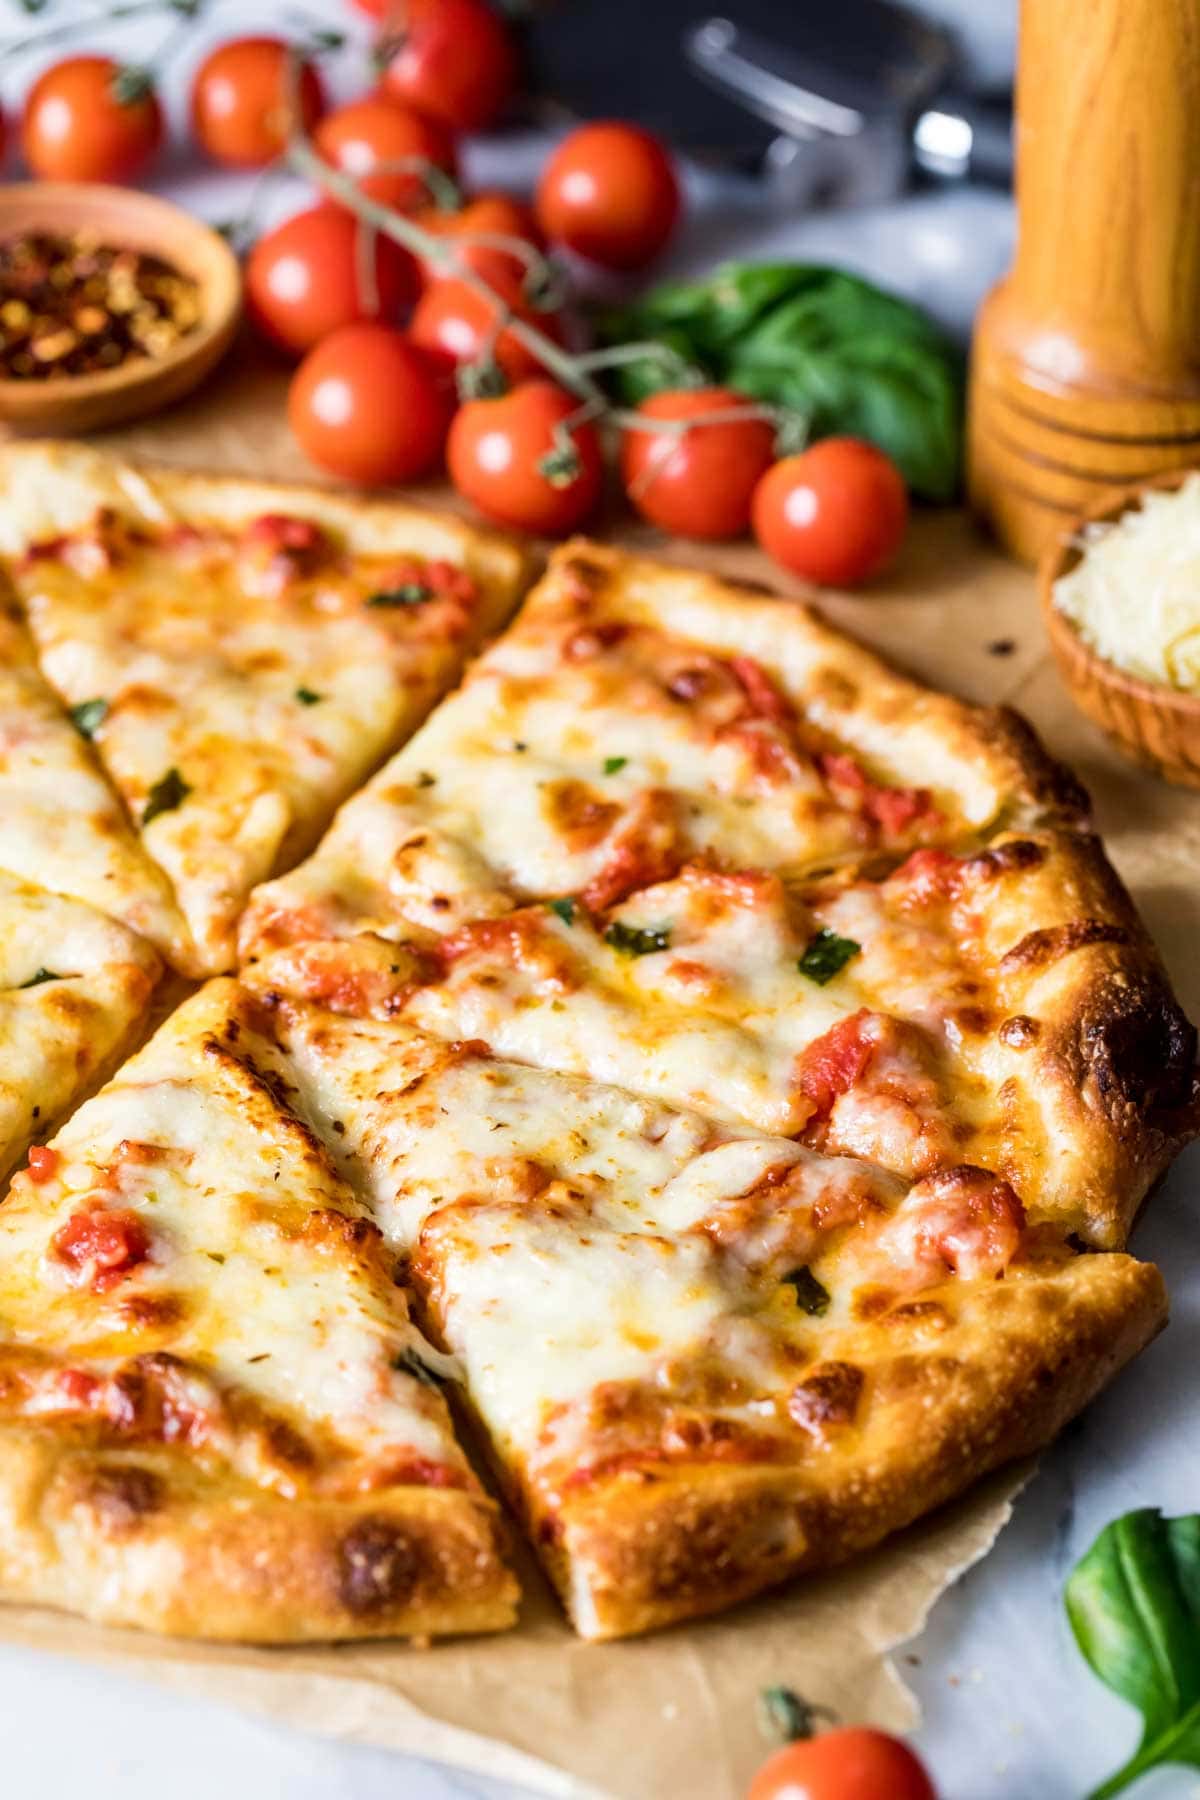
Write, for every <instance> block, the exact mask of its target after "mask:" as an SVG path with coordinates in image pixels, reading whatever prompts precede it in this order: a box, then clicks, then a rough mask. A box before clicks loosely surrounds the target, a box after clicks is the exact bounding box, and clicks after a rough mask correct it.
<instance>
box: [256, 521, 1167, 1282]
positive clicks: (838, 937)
mask: <svg viewBox="0 0 1200 1800" xmlns="http://www.w3.org/2000/svg"><path fill="white" fill-rule="evenodd" d="M735 647H736V648H735ZM685 676H686V679H685ZM618 751H619V752H620V753H619V754H618ZM1083 805H1084V801H1083V797H1082V795H1081V794H1080V793H1079V791H1078V790H1077V789H1076V788H1075V786H1074V784H1073V783H1072V782H1071V780H1070V778H1069V777H1067V776H1065V775H1064V774H1063V773H1062V772H1061V771H1058V770H1056V769H1055V767H1054V765H1052V764H1051V763H1050V762H1049V761H1048V759H1046V758H1045V756H1044V755H1043V753H1042V752H1041V751H1040V749H1039V748H1038V747H1037V745H1036V743H1035V742H1034V741H1033V740H1032V738H1030V737H1029V736H1028V735H1027V734H1025V733H1024V732H1023V731H1022V730H1019V729H1018V728H1017V727H1016V726H1015V725H1013V724H1012V723H1011V722H1008V721H1004V720H1000V719H998V718H996V717H995V716H993V715H991V714H987V713H982V712H978V711H973V710H972V709H970V708H968V707H966V706H963V705H961V704H960V703H958V702H955V701H952V700H950V699H948V698H946V697H944V696H941V695H936V694H930V693H927V692H924V691H923V690H921V689H919V688H917V687H916V686H915V685H914V684H912V683H911V682H907V681H904V680H902V679H901V678H900V677H898V676H895V675H892V674H891V673H890V672H888V671H887V670H885V669H884V668H883V666H882V665H880V664H878V663H876V662H875V660H874V659H873V658H871V657H870V656H869V655H868V654H867V652H865V651H863V650H860V649H858V648H857V647H856V646H854V645H851V644H849V643H847V642H846V641H845V640H844V639H842V638H841V637H839V636H838V635H837V634H836V633H834V632H832V631H831V630H830V629H829V628H828V627H826V626H824V625H822V624H819V623H818V622H817V621H816V620H814V619H813V618H812V617H811V615H810V614H809V613H808V612H807V611H806V610H805V609H803V608H800V607H794V606H792V605H789V604H788V603H786V602H783V601H778V600H771V601H766V600H756V599H753V598H747V597H745V596H743V595H742V594H740V593H739V592H737V591H735V590H732V589H729V588H722V587H721V586H720V585H719V584H717V583H715V582H713V581H712V580H710V579H708V578H706V577H703V576H699V575H695V574H691V573H688V572H679V571H664V570H658V569H656V567H655V566H654V565H646V564H641V563H629V562H628V561H626V560H624V559H621V558H619V557H618V556H617V555H616V554H615V553H612V552H601V551H598V550H587V551H584V550H581V549H579V548H578V547H575V548H572V549H570V550H569V551H568V552H565V553H563V554H562V555H561V556H560V559H559V561H558V563H557V566H556V568H555V569H554V571H553V572H552V574H551V576H550V577H549V579H548V581H547V583H546V584H545V585H544V586H543V588H542V589H540V590H539V591H538V593H537V594H536V595H535V596H534V598H533V599H532V600H531V601H530V602H529V604H528V605H527V607H526V608H525V610H524V612H523V613H522V615H521V617H520V619H519V620H518V621H517V623H516V624H515V625H514V626H513V627H512V628H511V629H510V630H509V631H508V632H507V633H506V634H505V635H504V636H503V637H502V638H501V639H499V640H498V642H497V643H496V644H495V645H493V647H492V648H491V650H490V651H489V652H488V653H487V654H486V655H485V656H484V657H483V658H482V659H481V660H480V662H478V663H477V664H476V665H475V667H474V668H473V669H472V671H471V672H470V674H469V675H468V678H467V680H466V682H465V683H464V685H463V687H462V688H461V689H460V690H459V691H458V692H457V693H456V694H455V695H453V696H452V697H451V698H450V699H449V700H448V701H447V702H445V703H444V704H443V705H442V706H441V707H440V708H439V709H438V711H437V712H435V713H434V714H433V716H432V717H431V718H430V719H429V720H428V721H427V723H426V725H425V726H424V728H423V729H422V730H421V731H420V732H418V734H417V735H416V736H415V737H414V738H413V739H412V740H411V741H410V743H409V744H408V745H407V746H406V747H405V748H404V749H403V750H402V751H401V752H400V753H399V754H398V755H397V756H395V757H394V758H393V759H392V761H391V762H390V763H389V764H388V765H387V766H386V767H385V768H384V769H383V770H381V771H380V773H379V774H378V775H377V776H376V777H375V779H374V780H373V781H372V782H371V783H370V784H369V785H368V786H367V787H366V788H365V789H364V790H363V792H362V793H360V794H359V795H357V796H356V797H355V798H354V799H353V800H352V801H350V802H349V803H348V804H347V805H346V806H345V807H343V809H342V811H341V812H340V813H339V815H338V817H337V819H336V820H335V822H334V825H333V827H332V829H331V830H330V832H329V834H328V835H327V837H326V839H325V840H324V842H323V843H322V845H321V846H320V848H319V849H318V850H317V852H316V854H315V855H314V856H313V857H311V858H310V859H309V860H308V861H307V862H305V863H303V864H301V865H300V866H299V867H298V868H296V869H295V870H293V871H292V872H291V873H289V874H288V875H286V876H284V877H283V878H281V879H280V880H277V881H275V882H272V883H269V884H267V885H266V886H264V887H263V888H261V889H260V890H259V891H258V892H257V893H256V895H255V896H254V897H253V899H252V902H251V905H250V907H249V909H248V912H247V914H246V917H245V919H244V921H243V926H242V947H243V952H244V954H245V957H246V959H247V975H248V979H251V980H252V981H254V982H255V983H256V984H258V985H261V986H265V987H268V988H269V987H278V988H280V989H283V990H284V991H287V992H292V993H297V994H303V995H307V996H309V997H310V998H312V999H314V1000H316V1001H319V1002H322V1003H324V1004H328V1005H331V1006H334V1007H336V1008H337V1009H339V1010H342V1011H345V1012H349V1013H357V1014H362V1015H372V1014H373V1015H375V1016H380V1017H389V1016H392V1015H394V1014H396V1013H397V1012H403V1013H404V1014H405V1016H406V1017H408V1018H409V1019H411V1020H412V1021H413V1022H414V1023H416V1024H419V1025H421V1026H422V1027H424V1028H425V1029H428V1030H430V1031H433V1032H435V1033H438V1034H440V1035H442V1036H444V1037H447V1038H452V1039H453V1038H479V1039H482V1040H484V1041H486V1042H487V1043H488V1044H490V1045H491V1046H492V1047H493V1048H494V1049H496V1050H497V1051H498V1052H499V1053H501V1054H503V1055H506V1056H511V1057H514V1058H516V1059H518V1060H520V1061H525V1062H529V1063H533V1064H537V1065H539V1066H543V1067H548V1068H554V1069H560V1070H566V1071H571V1072H574V1073H577V1074H580V1075H587V1076H591V1077H593V1078H596V1079H599V1080H604V1081H610V1082H614V1083H616V1084H618V1085H621V1086H624V1087H628V1088H631V1089H636V1090H639V1091H642V1092H645V1093H649V1094H652V1095H654V1096H656V1097H658V1098H660V1099H662V1100H664V1101H668V1102H671V1103H674V1104H680V1105H686V1106H695V1107H698V1108H700V1109H701V1110H702V1111H704V1112H706V1113H709V1114H713V1115H716V1116H720V1117H724V1118H728V1119H736V1120H742V1121H744V1122H746V1123H748V1124H751V1125H753V1126H755V1127H756V1128H758V1129H760V1130H764V1131H768V1132H772V1133H782V1134H784V1135H787V1136H802V1137H803V1138H804V1139H805V1141H807V1142H808V1143H810V1144H812V1145H814V1146H821V1147H826V1148H829V1149H832V1150H835V1151H842V1152H847V1153H850V1154H853V1155H857V1156H862V1157H866V1158H868V1159H870V1160H871V1161H874V1162H878V1163H879V1164H881V1165H882V1166H883V1167H885V1168H888V1169H890V1170H892V1171H894V1172H896V1173H898V1174H901V1175H903V1176H904V1177H906V1178H907V1179H910V1180H916V1179H920V1178H922V1177H924V1176H926V1175H929V1174H932V1173H933V1172H934V1171H936V1170H937V1169H939V1168H943V1167H947V1166H952V1165H953V1164H955V1163H956V1162H960V1161H963V1160H968V1161H971V1162H982V1163H984V1164H985V1166H988V1167H991V1168H993V1169H995V1170H996V1172H997V1173H1000V1174H1002V1175H1003V1176H1004V1177H1005V1178H1006V1179H1007V1180H1009V1181H1010V1182H1011V1183H1012V1184H1013V1186H1014V1187H1015V1188H1016V1190H1017V1192H1018V1194H1019V1195H1020V1198H1021V1201H1022V1203H1023V1204H1024V1205H1025V1206H1026V1207H1027V1208H1028V1209H1029V1213H1030V1216H1031V1217H1032V1218H1034V1219H1035V1220H1036V1219H1049V1220H1055V1221H1057V1222H1058V1223H1060V1224H1062V1225H1063V1226H1064V1227H1065V1228H1066V1229H1069V1230H1073V1231H1075V1232H1077V1233H1078V1234H1079V1235H1080V1236H1081V1237H1083V1238H1084V1239H1085V1240H1086V1241H1088V1242H1091V1243H1095V1244H1097V1245H1100V1246H1103V1247H1110V1248H1111V1247H1114V1246H1116V1245H1118V1244H1119V1243H1121V1242H1122V1241H1123V1239H1124V1235H1125V1233H1126V1232H1127V1230H1128V1226H1129V1223H1130V1221H1131V1219H1132V1217H1133V1215H1134V1213H1135V1212H1136V1209H1137V1207H1138V1205H1139V1204H1140V1202H1141V1200H1142V1198H1143V1197H1144V1195H1145V1193H1146V1192H1147V1191H1148V1188H1149V1186H1150V1185H1151V1183H1152V1181H1153V1180H1154V1179H1155V1178H1156V1176H1157V1175H1158V1174H1159V1173H1160V1172H1161V1170H1162V1169H1163V1168H1164V1167H1165V1166H1166V1163H1167V1162H1168V1161H1169V1159H1170V1157H1171V1155H1172V1154H1173V1153H1174V1150H1175V1149H1176V1148H1177V1147H1178V1145H1179V1143H1180V1142H1181V1141H1183V1139H1184V1138H1185V1137H1186V1136H1187V1135H1189V1134H1190V1132H1191V1131H1192V1130H1193V1129H1194V1127H1195V1113H1196V1108H1195V1088H1194V1073H1193V1063H1194V1057H1195V1033H1194V1032H1193V1031H1192V1029H1191V1027H1190V1026H1189V1025H1188V1024H1187V1022H1186V1020H1185V1019H1184V1018H1183V1016H1182V1014H1181V1013H1180V1011H1179V1009H1178V1007H1177V1006H1176V1004H1175V1002H1174V1000H1173V998H1172V996H1171V993H1170V988H1169V985H1168V983H1167V981H1166V977H1165V975H1164V973H1163V971H1162V969H1161V966H1160V965H1159V963H1158V960H1157V958H1156V957H1155V955H1154V952H1153V949H1152V947H1151V946H1150V944H1149V942H1148V940H1147V938H1146V935H1145V933H1144V932H1143V931H1142V929H1141V927H1140V926H1139V924H1138V921H1137V918H1136V915H1135V913H1134V911H1133V908H1132V906H1131V905H1130V903H1129V901H1128V898H1127V896H1126V895H1125V894H1124V892H1123V890H1122V889H1121V886H1120V883H1119V882H1118V881H1117V879H1116V877H1115V875H1113V873H1112V871H1111V869H1109V867H1108V865H1107V863H1106V861H1105V859H1104V856H1103V852H1102V850H1101V849H1100V847H1099V845H1098V843H1097V842H1096V840H1094V839H1093V838H1090V837H1089V836H1087V834H1086V832H1085V831H1084V829H1083V823H1084V814H1083ZM922 839H923V840H928V841H924V842H916V844H915V847H914V840H922Z"/></svg>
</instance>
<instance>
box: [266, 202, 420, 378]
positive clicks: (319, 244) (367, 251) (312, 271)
mask: <svg viewBox="0 0 1200 1800" xmlns="http://www.w3.org/2000/svg"><path fill="white" fill-rule="evenodd" d="M372 235H374V246H373V248H371V247H370V244H371V237H372ZM363 257H366V258H367V259H368V261H367V265H366V270H365V271H364V269H363V266H362V262H361V260H360V259H361V258H363ZM372 267H373V269H374V293H372V291H371V285H370V274H369V271H370V270H371V268H372ZM364 273H366V275H367V280H366V282H364V280H363V279H362V277H363V275H364ZM419 285H420V283H419V278H418V275H417V266H416V263H415V261H414V260H413V258H412V257H411V256H410V255H409V254H408V251H407V250H404V249H402V248H401V246H400V245H399V244H395V243H393V242H392V240H391V238H387V237H384V236H382V235H381V234H378V233H376V234H370V233H367V232H365V228H364V227H363V226H362V225H360V224H359V222H358V220H357V219H355V218H354V216H353V214H351V213H348V212H346V211H345V210H344V209H343V208H342V207H340V206H331V205H329V204H328V203H325V204H322V205H320V206H310V207H309V208H308V209H307V210H306V211H304V212H298V213H296V214H294V215H293V217H292V218H290V219H285V220H284V222H283V224H282V225H277V226H276V227H275V229H274V231H268V232H267V233H266V234H265V235H264V236H263V237H261V238H259V240H258V242H257V244H255V246H254V248H253V250H252V251H251V252H250V256H249V259H248V261H247V263H246V301H247V308H248V311H249V313H250V317H251V318H252V319H253V321H254V323H255V325H256V326H257V327H258V329H259V330H260V331H261V332H262V334H263V336H264V337H265V338H267V339H268V340H269V341H270V342H271V343H273V344H274V345H275V346H276V347H277V348H278V349H280V350H288V351H292V352H293V353H300V354H302V353H303V352H304V351H305V350H311V348H312V346H313V345H314V344H315V343H316V342H317V341H318V340H319V339H320V338H323V337H325V336H326V335H327V334H328V333H329V332H331V331H336V330H337V328H338V327H339V326H340V325H352V324H355V323H356V322H358V321H359V320H362V319H372V318H377V319H381V320H383V321H385V322H391V323H394V322H395V321H396V320H397V319H398V318H399V316H400V314H401V312H402V311H403V310H404V308H405V307H406V306H408V305H409V304H410V303H411V301H412V300H413V298H414V296H415V295H416V292H417V289H418V286H419Z"/></svg>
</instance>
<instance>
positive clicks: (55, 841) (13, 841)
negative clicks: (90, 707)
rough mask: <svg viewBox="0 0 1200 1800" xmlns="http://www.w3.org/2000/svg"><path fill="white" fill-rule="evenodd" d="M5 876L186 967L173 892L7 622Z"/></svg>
mask: <svg viewBox="0 0 1200 1800" xmlns="http://www.w3.org/2000/svg"><path fill="white" fill-rule="evenodd" d="M96 697H97V695H96V693H95V692H94V691H92V692H89V693H88V695H87V696H86V698H88V699H94V698H96ZM0 868H2V869H7V870H8V871H9V872H10V873H11V874H13V875H18V876H21V877H22V878H23V879H24V880H26V881H32V882H35V883H36V884H37V885H39V886H41V887H43V888H48V889H51V890H52V891H53V892H55V893H59V894H65V895H68V896H69V897H70V898H71V899H74V900H82V901H85V902H86V903H87V904H88V905H89V906H93V907H96V908H98V909H99V910H100V911H101V912H105V913H108V914H109V915H110V916H111V917H113V918H117V919H120V920H122V921H123V922H124V923H125V924H126V925H129V926H132V928H133V929H134V930H135V931H138V932H141V933H142V935H143V936H145V937H148V938H149V939H150V940H151V942H152V943H154V944H155V945H156V946H157V947H158V948H159V949H160V950H162V951H163V952H164V953H165V954H166V955H167V956H168V957H170V959H171V961H172V962H174V963H176V964H177V965H178V966H180V967H183V968H188V967H189V966H190V964H191V960H192V958H193V957H194V949H193V947H192V945H191V941H190V938H189V935H188V932H187V930H186V928H185V926H184V923H183V920H182V918H181V917H180V915H179V913H178V911H177V909H176V907H175V904H174V900H173V898H172V895H171V889H170V885H169V883H168V882H167V880H166V878H165V877H164V875H163V874H162V871H161V870H160V869H159V868H158V867H157V866H156V864H155V863H153V862H152V861H151V859H150V858H149V857H148V856H147V855H146V853H145V852H144V850H143V849H142V848H141V846H140V844H139V843H138V841H137V839H136V838H135V837H134V835H133V832H132V831H131V830H130V827H129V821H128V818H127V816H126V814H125V812H124V810H123V808H122V806H121V804H120V802H119V800H118V799H117V797H116V795H115V794H114V793H113V792H112V790H111V789H110V788H109V786H108V784H107V782H106V781H105V780H104V778H103V776H102V775H101V774H100V771H99V768H98V767H97V765H96V762H95V760H94V759H93V757H92V755H91V753H90V751H89V750H88V747H87V745H86V743H85V742H84V740H83V738H82V737H81V736H80V734H79V732H78V731H77V730H76V729H75V727H74V725H72V724H71V722H70V720H69V719H68V718H67V717H66V715H65V713H64V712H63V709H62V706H61V705H60V703H59V701H58V699H57V697H56V696H55V694H54V692H53V691H52V689H51V688H50V687H49V686H48V684H47V683H46V681H45V680H44V679H43V677H42V676H41V674H40V673H39V672H38V668H37V664H36V662H35V660H34V655H33V647H32V644H31V643H30V641H29V638H28V635H27V634H26V632H25V631H24V630H23V629H22V628H21V627H20V626H18V625H17V624H16V623H15V621H13V620H11V619H9V618H7V617H5V616H4V615H3V614H2V613H0Z"/></svg>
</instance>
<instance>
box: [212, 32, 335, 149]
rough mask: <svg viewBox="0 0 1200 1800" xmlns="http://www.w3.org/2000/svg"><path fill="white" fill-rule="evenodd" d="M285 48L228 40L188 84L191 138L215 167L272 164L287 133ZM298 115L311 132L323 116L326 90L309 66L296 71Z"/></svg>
mask: <svg viewBox="0 0 1200 1800" xmlns="http://www.w3.org/2000/svg"><path fill="white" fill-rule="evenodd" d="M287 56H288V45H287V44H286V43H285V42H284V41H283V39H282V38H275V37H244V38H231V39H230V40H229V42H228V43H226V44H218V45H217V47H216V49H215V50H213V51H212V52H211V53H210V54H209V55H208V56H206V57H205V59H204V61H203V62H202V63H201V64H200V67H199V68H198V69H197V70H196V74H195V78H194V79H193V81H192V136H193V137H194V138H195V140H196V142H197V143H198V144H199V145H200V147H201V149H203V150H205V151H207V153H208V155H209V156H211V157H212V158H213V160H214V161H215V162H219V163H226V164H228V165H229V167H231V168H235V169H257V168H260V167H261V166H262V164H263V163H269V162H272V161H274V159H275V157H277V156H278V155H279V153H280V151H281V150H282V149H283V147H284V144H285V142H286V141H287V133H288V88H287V73H286V70H287ZM299 91H300V115H301V118H302V120H303V122H304V129H305V131H312V129H313V127H314V126H315V125H316V123H317V120H318V119H319V118H320V117H321V114H322V113H323V112H324V111H325V89H324V87H323V85H322V82H321V77H320V76H319V75H318V74H317V71H316V70H315V69H314V68H313V67H312V65H311V63H302V64H301V67H300V81H299Z"/></svg>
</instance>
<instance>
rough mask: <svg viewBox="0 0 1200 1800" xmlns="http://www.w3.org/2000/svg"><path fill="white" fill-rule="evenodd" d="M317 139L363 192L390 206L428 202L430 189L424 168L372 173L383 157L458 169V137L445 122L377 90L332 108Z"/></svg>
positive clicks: (450, 171)
mask: <svg viewBox="0 0 1200 1800" xmlns="http://www.w3.org/2000/svg"><path fill="white" fill-rule="evenodd" d="M315 142H316V146H317V149H318V150H319V151H320V152H321V155H322V156H323V157H324V158H325V160H326V162H330V163H332V164H333V166H334V167H335V168H337V169H344V170H345V171H346V173H347V175H353V176H355V178H356V179H357V180H358V184H359V187H360V188H361V189H362V191H363V193H364V194H368V195H370V197H371V199H372V200H380V201H382V202H383V204H384V205H385V206H398V207H402V208H409V209H411V208H412V207H415V206H420V205H423V204H424V203H425V201H426V199H427V194H426V190H425V184H424V183H423V182H422V180H421V177H420V175H419V174H407V173H405V172H404V170H402V169H396V170H393V171H391V172H390V173H385V174H380V175H372V174H371V170H372V169H374V168H376V167H378V165H379V164H380V163H395V162H398V161H404V160H406V159H411V158H413V157H417V158H420V159H421V160H422V161H424V162H430V163H434V164H435V165H436V166H437V167H438V168H439V169H444V170H445V171H446V173H447V174H448V175H453V173H454V170H455V156H454V140H453V139H452V138H451V136H450V134H449V132H448V131H447V130H446V128H445V126H444V125H439V124H438V122H437V120H436V119H426V118H423V117H422V116H421V114H420V113H417V112H413V110H412V109H411V107H407V106H401V105H400V104H399V102H398V101H395V100H384V99H381V98H380V97H379V96H378V95H376V94H369V95H368V96H367V98H366V99H365V100H353V101H351V103H350V105H349V106H339V107H338V109H337V110H336V112H331V113H330V114H328V116H327V117H326V118H324V119H322V121H321V123H320V124H319V125H318V126H317V129H316V133H315ZM364 176H365V177H367V179H365V180H364V179H362V178H363V177H364Z"/></svg>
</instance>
